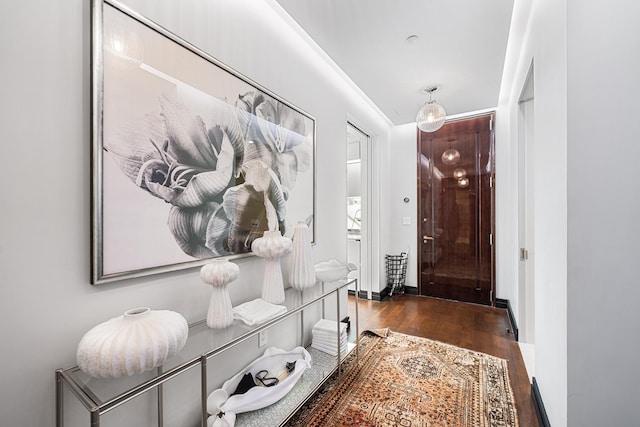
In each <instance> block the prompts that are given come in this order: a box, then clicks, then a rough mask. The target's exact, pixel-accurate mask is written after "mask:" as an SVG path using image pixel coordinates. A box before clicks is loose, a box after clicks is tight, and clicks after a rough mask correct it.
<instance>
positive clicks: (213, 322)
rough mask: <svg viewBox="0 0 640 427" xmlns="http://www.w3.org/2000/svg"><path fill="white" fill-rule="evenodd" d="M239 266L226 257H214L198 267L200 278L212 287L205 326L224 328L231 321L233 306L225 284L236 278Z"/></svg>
mask: <svg viewBox="0 0 640 427" xmlns="http://www.w3.org/2000/svg"><path fill="white" fill-rule="evenodd" d="M239 272H240V268H239V267H238V266H237V265H236V264H234V263H232V262H229V260H227V259H214V260H213V261H211V262H210V263H209V264H205V265H204V266H203V267H202V268H201V269H200V279H202V281H203V282H204V283H207V284H209V285H211V286H212V287H213V291H212V292H211V300H210V301H209V310H208V311H207V326H209V327H210V328H215V329H222V328H226V327H227V326H229V325H231V323H233V307H232V306H231V298H230V297H229V290H228V289H227V285H228V284H229V283H231V282H233V281H234V280H236V279H237V278H238V274H239Z"/></svg>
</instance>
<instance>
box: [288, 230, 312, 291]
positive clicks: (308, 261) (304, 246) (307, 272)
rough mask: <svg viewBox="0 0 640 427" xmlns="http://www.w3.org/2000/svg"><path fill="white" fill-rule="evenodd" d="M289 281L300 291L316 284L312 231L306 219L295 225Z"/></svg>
mask: <svg viewBox="0 0 640 427" xmlns="http://www.w3.org/2000/svg"><path fill="white" fill-rule="evenodd" d="M289 283H290V284H291V286H292V287H293V288H295V289H298V290H299V291H303V290H305V289H307V288H310V287H312V286H313V285H315V284H316V272H315V269H314V265H313V253H312V250H311V232H310V230H309V227H308V226H307V223H306V222H304V221H298V223H297V224H296V225H295V226H294V227H293V243H292V249H291V270H289Z"/></svg>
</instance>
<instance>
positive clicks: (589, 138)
mask: <svg viewBox="0 0 640 427" xmlns="http://www.w3.org/2000/svg"><path fill="white" fill-rule="evenodd" d="M639 21H640V4H639V3H637V2H631V1H623V0H616V1H604V0H600V1H590V2H583V1H579V0H568V28H569V31H568V98H569V103H568V104H569V105H568V106H569V114H568V120H569V125H568V148H567V150H568V159H569V161H568V193H569V194H568V197H569V200H568V201H569V205H568V215H569V230H568V257H567V263H568V299H569V304H568V312H567V317H568V319H567V321H568V366H569V373H568V374H569V375H568V392H569V401H568V406H569V425H570V426H596V425H607V426H630V425H638V414H637V410H638V402H639V400H638V381H639V380H640V364H639V363H638V354H639V353H640V310H638V299H639V298H640V287H638V270H637V268H636V267H637V265H638V255H639V254H640V250H639V249H638V236H640V221H639V218H640V196H639V194H640V193H639V192H638V190H637V188H636V185H635V183H637V181H638V177H637V175H638V159H639V158H640V144H638V131H637V121H638V92H640V82H639V81H638V75H640V56H639V55H638V52H640V37H638V25H637V23H638V22H639Z"/></svg>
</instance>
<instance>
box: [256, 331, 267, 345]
mask: <svg viewBox="0 0 640 427" xmlns="http://www.w3.org/2000/svg"><path fill="white" fill-rule="evenodd" d="M266 343H267V331H262V332H259V333H258V347H264V346H265V344H266Z"/></svg>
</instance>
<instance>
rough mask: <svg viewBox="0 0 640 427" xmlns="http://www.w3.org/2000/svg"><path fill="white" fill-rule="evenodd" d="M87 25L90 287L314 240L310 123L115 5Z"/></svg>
mask: <svg viewBox="0 0 640 427" xmlns="http://www.w3.org/2000/svg"><path fill="white" fill-rule="evenodd" d="M91 22H92V30H91V33H92V43H91V46H92V67H91V69H92V78H91V80H92V82H91V83H92V149H93V152H92V162H93V163H92V179H93V182H92V252H93V253H92V283H93V284H99V283H105V282H110V281H114V280H120V279H124V278H131V277H138V276H143V275H148V274H155V273H161V272H166V271H174V270H179V269H185V268H190V267H194V266H198V265H202V264H204V263H205V262H206V260H207V259H210V258H215V257H240V256H247V255H248V254H250V252H251V243H252V242H253V240H255V239H256V238H258V237H261V236H262V234H263V233H264V232H265V231H267V230H280V232H281V233H282V234H283V235H291V233H292V231H293V226H294V225H295V224H296V222H297V221H298V220H305V221H306V222H307V223H308V224H309V225H310V229H311V230H312V233H313V230H314V221H313V219H314V214H315V120H314V118H313V117H311V116H309V115H308V114H306V113H305V112H303V111H302V110H300V109H299V108H296V107H295V106H293V105H291V104H289V103H287V102H285V101H284V100H282V99H281V98H279V97H277V96H276V95H275V94H273V93H271V92H270V91H269V90H267V89H265V88H264V87H261V86H260V85H258V84H257V83H255V82H253V81H251V80H250V79H248V78H247V77H245V76H243V75H241V74H239V73H237V72H236V71H234V70H232V69H231V68H229V67H228V66H226V65H224V64H222V63H220V62H219V61H217V60H216V59H214V58H213V57H211V56H210V55H208V54H207V53H205V52H204V51H202V50H200V49H198V48H196V47H195V46H193V45H191V44H190V43H188V42H186V41H185V40H182V39H180V38H179V37H177V36H176V35H174V34H172V33H170V32H168V31H167V30H166V29H164V28H162V27H160V26H159V25H157V24H155V23H153V22H152V21H150V20H148V19H146V18H144V17H143V16H141V15H139V14H137V13H136V12H134V11H132V10H130V9H129V8H127V7H125V6H123V5H122V4H120V3H118V2H115V1H111V0H94V1H93V3H92V20H91ZM313 235H314V233H313V234H312V236H313Z"/></svg>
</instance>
